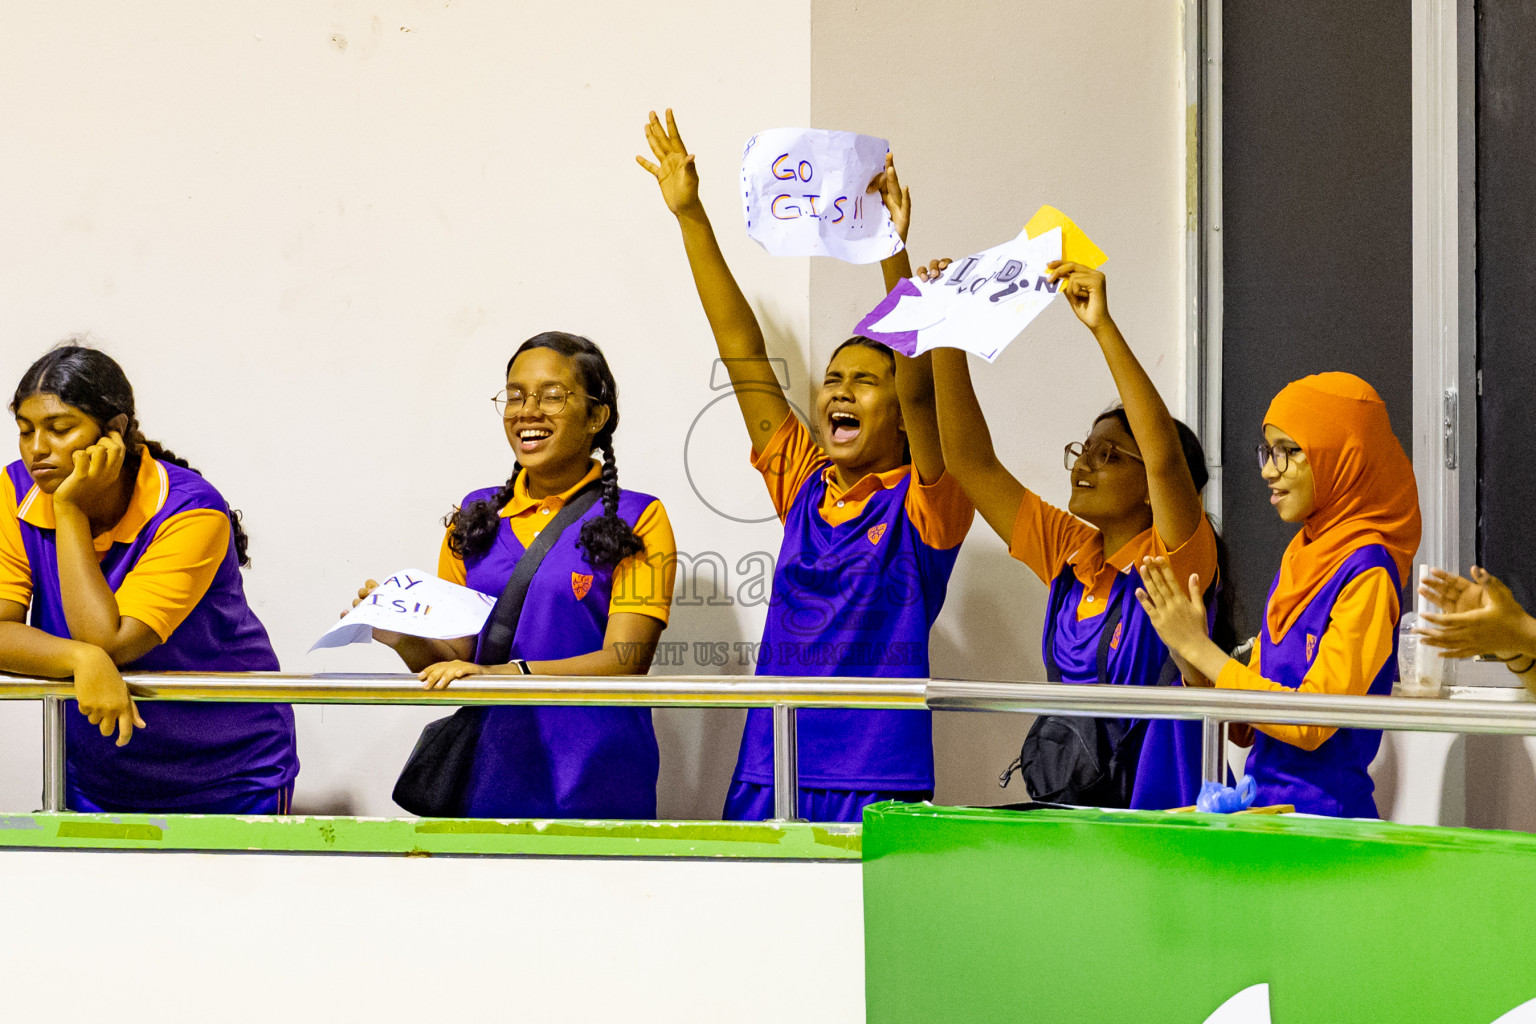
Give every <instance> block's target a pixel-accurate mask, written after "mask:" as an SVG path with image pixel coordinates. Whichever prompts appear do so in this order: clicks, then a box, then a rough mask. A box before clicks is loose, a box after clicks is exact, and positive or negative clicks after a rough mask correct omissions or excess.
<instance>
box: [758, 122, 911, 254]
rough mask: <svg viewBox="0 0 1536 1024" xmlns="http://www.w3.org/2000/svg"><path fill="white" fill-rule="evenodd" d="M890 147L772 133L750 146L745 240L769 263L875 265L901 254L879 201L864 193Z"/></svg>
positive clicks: (862, 138) (846, 137)
mask: <svg viewBox="0 0 1536 1024" xmlns="http://www.w3.org/2000/svg"><path fill="white" fill-rule="evenodd" d="M890 149H891V147H890V146H889V145H888V144H887V143H886V141H885V140H884V139H877V138H875V137H874V136H872V135H860V134H858V133H857V132H828V131H821V130H819V129H816V128H774V129H772V130H770V131H766V132H759V133H758V134H756V135H754V136H752V137H751V138H750V139H748V140H747V145H746V148H745V149H744V150H743V151H742V154H741V203H742V207H743V209H744V211H745V212H746V216H747V234H748V235H749V236H751V237H752V239H753V240H755V241H756V242H757V244H759V245H761V246H762V247H763V248H764V249H767V250H768V251H769V252H770V253H772V254H773V255H774V256H832V257H835V258H836V259H840V260H844V261H846V262H848V263H875V262H878V261H880V260H883V259H885V258H886V257H887V256H892V255H895V254H896V253H898V252H900V251H901V249H902V241H901V236H900V235H898V234H897V233H896V227H895V225H893V224H892V223H891V217H890V214H888V213H887V212H886V209H885V204H884V203H883V202H881V201H880V196H879V194H878V193H869V194H866V193H865V189H867V188H869V183H870V182H871V181H872V180H874V177H875V175H877V174H879V173H880V172H881V171H882V170H884V169H885V154H886V153H888V152H890Z"/></svg>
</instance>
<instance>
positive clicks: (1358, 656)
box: [1216, 568, 1398, 750]
mask: <svg viewBox="0 0 1536 1024" xmlns="http://www.w3.org/2000/svg"><path fill="white" fill-rule="evenodd" d="M1397 613H1398V593H1397V587H1396V585H1395V584H1394V583H1393V582H1392V577H1391V576H1390V575H1389V574H1388V573H1387V570H1385V569H1382V568H1375V569H1371V570H1370V571H1368V572H1365V573H1362V574H1361V575H1360V576H1359V577H1357V578H1356V579H1353V580H1351V581H1350V582H1349V584H1348V585H1347V586H1346V587H1345V588H1344V589H1343V591H1342V592H1341V593H1340V594H1339V598H1338V600H1337V601H1336V602H1334V605H1333V614H1332V615H1330V616H1329V618H1328V628H1327V629H1325V630H1323V635H1322V636H1320V637H1319V638H1318V641H1317V656H1316V657H1314V658H1313V659H1312V665H1311V667H1310V668H1308V669H1307V674H1306V675H1305V676H1303V677H1302V681H1301V685H1300V686H1299V687H1297V688H1296V690H1295V691H1293V690H1292V689H1291V688H1290V687H1288V686H1282V685H1281V684H1279V683H1277V682H1274V681H1273V680H1271V679H1266V678H1265V677H1264V675H1263V671H1262V669H1261V667H1260V665H1259V646H1260V645H1259V644H1254V645H1253V656H1252V659H1251V660H1250V661H1249V664H1248V665H1246V666H1244V665H1241V664H1239V663H1238V662H1237V661H1236V660H1231V661H1228V662H1227V663H1226V665H1225V666H1224V667H1223V668H1222V670H1221V675H1219V676H1217V677H1216V685H1217V686H1219V687H1221V688H1223V689H1227V690H1269V691H1271V692H1274V693H1293V692H1296V691H1300V692H1302V693H1335V694H1364V693H1367V692H1369V691H1370V688H1371V683H1372V681H1374V680H1375V678H1376V676H1377V674H1378V673H1379V672H1381V669H1382V666H1383V665H1385V664H1386V663H1387V659H1388V658H1390V657H1392V634H1393V632H1394V631H1395V630H1396V629H1397ZM1261 628H1265V629H1267V628H1268V626H1264V627H1261ZM1253 727H1254V728H1255V729H1258V730H1259V731H1260V732H1263V733H1265V734H1267V735H1269V736H1273V737H1274V738H1275V739H1277V740H1280V741H1282V742H1285V743H1289V744H1291V745H1292V746H1297V747H1300V748H1301V749H1303V750H1316V749H1317V748H1318V747H1320V746H1322V745H1323V743H1324V742H1325V741H1326V740H1327V739H1328V737H1330V736H1332V735H1333V734H1334V731H1335V730H1334V727H1333V726H1327V725H1261V724H1259V723H1257V722H1255V723H1254V725H1253Z"/></svg>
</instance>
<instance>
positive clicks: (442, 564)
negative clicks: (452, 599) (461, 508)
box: [437, 529, 469, 587]
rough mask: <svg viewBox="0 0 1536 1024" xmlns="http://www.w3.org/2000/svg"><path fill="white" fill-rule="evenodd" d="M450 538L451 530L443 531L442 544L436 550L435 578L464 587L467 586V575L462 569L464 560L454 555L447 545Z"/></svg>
mask: <svg viewBox="0 0 1536 1024" xmlns="http://www.w3.org/2000/svg"><path fill="white" fill-rule="evenodd" d="M452 536H453V530H451V529H449V530H444V531H443V543H442V546H441V547H440V548H438V549H437V578H438V579H440V580H447V581H448V582H449V583H457V584H458V585H459V586H461V587H465V586H468V585H469V573H468V572H467V571H466V570H465V568H464V559H462V558H460V557H459V556H458V555H456V554H454V553H453V548H451V547H449V545H448V538H449V537H452Z"/></svg>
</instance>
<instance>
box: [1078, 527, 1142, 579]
mask: <svg viewBox="0 0 1536 1024" xmlns="http://www.w3.org/2000/svg"><path fill="white" fill-rule="evenodd" d="M1155 529H1157V527H1155V526H1149V527H1147V528H1146V529H1145V530H1142V531H1141V532H1140V533H1138V534H1137V535H1136V536H1134V537H1132V538H1131V539H1130V540H1128V541H1126V542H1125V544H1124V545H1123V546H1122V547H1121V548H1120V550H1119V551H1116V552H1115V553H1114V554H1113V555H1110V556H1108V557H1107V558H1106V557H1105V555H1104V535H1103V534H1102V533H1100V532H1098V531H1097V530H1095V531H1094V533H1093V539H1091V540H1089V541H1088V542H1087V543H1085V544H1084V545H1083V546H1082V547H1080V548H1078V549H1077V550H1076V551H1074V552H1072V553H1071V554H1070V555H1068V556H1067V564H1068V565H1070V566H1071V567H1072V575H1074V576H1076V577H1077V578H1078V579H1079V580H1081V581H1082V582H1083V584H1085V585H1087V586H1092V585H1093V584H1094V583H1096V582H1097V581H1098V579H1099V577H1101V576H1103V575H1104V571H1105V570H1106V569H1109V570H1113V571H1114V572H1117V573H1124V572H1130V571H1131V569H1133V568H1135V566H1136V564H1137V563H1138V562H1140V561H1141V560H1142V559H1143V558H1144V557H1146V556H1147V555H1150V554H1152V551H1153V543H1152V540H1153V534H1152V531H1153V530H1155Z"/></svg>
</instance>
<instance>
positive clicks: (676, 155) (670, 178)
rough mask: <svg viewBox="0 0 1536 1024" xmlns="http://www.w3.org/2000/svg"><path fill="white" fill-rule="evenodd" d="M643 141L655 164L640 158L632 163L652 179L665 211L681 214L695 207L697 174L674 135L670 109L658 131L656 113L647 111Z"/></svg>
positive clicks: (675, 124)
mask: <svg viewBox="0 0 1536 1024" xmlns="http://www.w3.org/2000/svg"><path fill="white" fill-rule="evenodd" d="M645 141H646V142H648V143H650V146H651V154H652V155H653V156H655V157H656V162H655V163H651V162H650V161H649V160H647V159H646V158H645V157H643V156H637V157H635V162H636V163H638V164H639V165H640V166H641V167H644V168H645V169H646V170H648V171H650V172H651V174H653V175H655V177H656V184H657V185H659V186H661V198H662V199H664V200H665V201H666V204H667V209H669V210H671V211H672V212H673V213H674V214H681V213H683V212H684V211H686V210H690V209H692V208H694V207H696V206H698V205H699V171H698V168H697V167H695V166H694V163H693V154H692V153H690V152H688V147H686V146H684V145H683V137H682V136H681V135H679V134H678V131H677V121H676V120H674V119H673V117H672V109H671V108H670V107H668V108H667V124H666V127H662V124H661V121H660V120H659V119H658V118H657V117H656V111H654V110H653V111H651V117H650V120H649V121H647V122H646V124H645Z"/></svg>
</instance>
